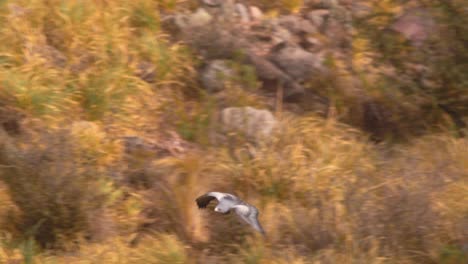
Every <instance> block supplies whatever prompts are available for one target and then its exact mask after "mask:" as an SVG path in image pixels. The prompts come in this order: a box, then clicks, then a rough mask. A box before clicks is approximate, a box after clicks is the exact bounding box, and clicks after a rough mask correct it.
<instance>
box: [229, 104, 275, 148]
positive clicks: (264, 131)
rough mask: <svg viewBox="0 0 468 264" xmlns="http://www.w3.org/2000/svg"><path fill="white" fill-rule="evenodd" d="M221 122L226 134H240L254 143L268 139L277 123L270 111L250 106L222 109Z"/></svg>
mask: <svg viewBox="0 0 468 264" xmlns="http://www.w3.org/2000/svg"><path fill="white" fill-rule="evenodd" d="M221 122H222V124H223V128H224V129H225V131H226V132H233V131H234V132H240V133H243V134H244V135H245V136H247V137H248V138H249V139H253V140H255V141H256V142H259V141H261V140H262V139H265V138H268V136H270V135H271V134H272V132H273V130H274V128H275V126H276V125H277V123H278V122H277V120H276V118H275V117H274V116H273V114H272V113H271V112H270V111H268V110H261V109H256V108H253V107H250V106H247V107H228V108H225V109H223V111H222V112H221Z"/></svg>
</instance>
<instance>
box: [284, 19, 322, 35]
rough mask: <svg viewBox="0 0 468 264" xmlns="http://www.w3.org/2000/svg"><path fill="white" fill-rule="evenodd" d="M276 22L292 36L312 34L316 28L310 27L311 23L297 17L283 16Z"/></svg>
mask: <svg viewBox="0 0 468 264" xmlns="http://www.w3.org/2000/svg"><path fill="white" fill-rule="evenodd" d="M278 22H279V25H280V26H282V27H284V28H286V29H287V30H288V31H290V32H292V33H294V34H301V33H307V34H313V33H316V32H317V28H316V27H315V26H314V25H312V23H311V22H309V21H308V20H306V19H303V18H301V17H298V16H294V15H289V16H283V17H281V18H279V19H278Z"/></svg>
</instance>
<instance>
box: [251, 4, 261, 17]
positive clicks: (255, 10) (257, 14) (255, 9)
mask: <svg viewBox="0 0 468 264" xmlns="http://www.w3.org/2000/svg"><path fill="white" fill-rule="evenodd" d="M249 11H250V17H251V18H252V20H260V19H262V17H263V12H262V10H260V8H258V7H256V6H250V7H249Z"/></svg>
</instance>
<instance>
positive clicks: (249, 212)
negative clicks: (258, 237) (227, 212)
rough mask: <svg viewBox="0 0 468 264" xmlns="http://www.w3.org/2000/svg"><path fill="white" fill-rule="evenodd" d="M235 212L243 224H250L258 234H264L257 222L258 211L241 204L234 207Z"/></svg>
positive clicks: (250, 206)
mask: <svg viewBox="0 0 468 264" xmlns="http://www.w3.org/2000/svg"><path fill="white" fill-rule="evenodd" d="M235 212H236V213H237V215H239V216H240V218H242V220H244V221H245V222H247V223H248V224H250V225H251V226H252V227H253V228H254V229H255V230H257V231H258V232H260V233H262V234H265V231H264V230H263V228H262V226H261V225H260V222H258V210H257V208H255V207H254V206H252V205H247V204H242V205H237V206H235Z"/></svg>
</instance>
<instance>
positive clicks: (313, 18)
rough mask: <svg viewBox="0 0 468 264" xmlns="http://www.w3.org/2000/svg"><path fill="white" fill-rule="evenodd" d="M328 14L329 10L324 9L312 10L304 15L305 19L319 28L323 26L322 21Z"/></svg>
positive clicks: (323, 21)
mask: <svg viewBox="0 0 468 264" xmlns="http://www.w3.org/2000/svg"><path fill="white" fill-rule="evenodd" d="M329 16H330V11H329V10H326V9H318V10H312V11H310V12H309V13H307V15H306V17H307V19H308V20H309V21H310V22H312V24H313V25H314V26H316V27H317V28H319V29H322V28H323V26H324V23H325V21H326V20H327V19H328V17H329Z"/></svg>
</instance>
